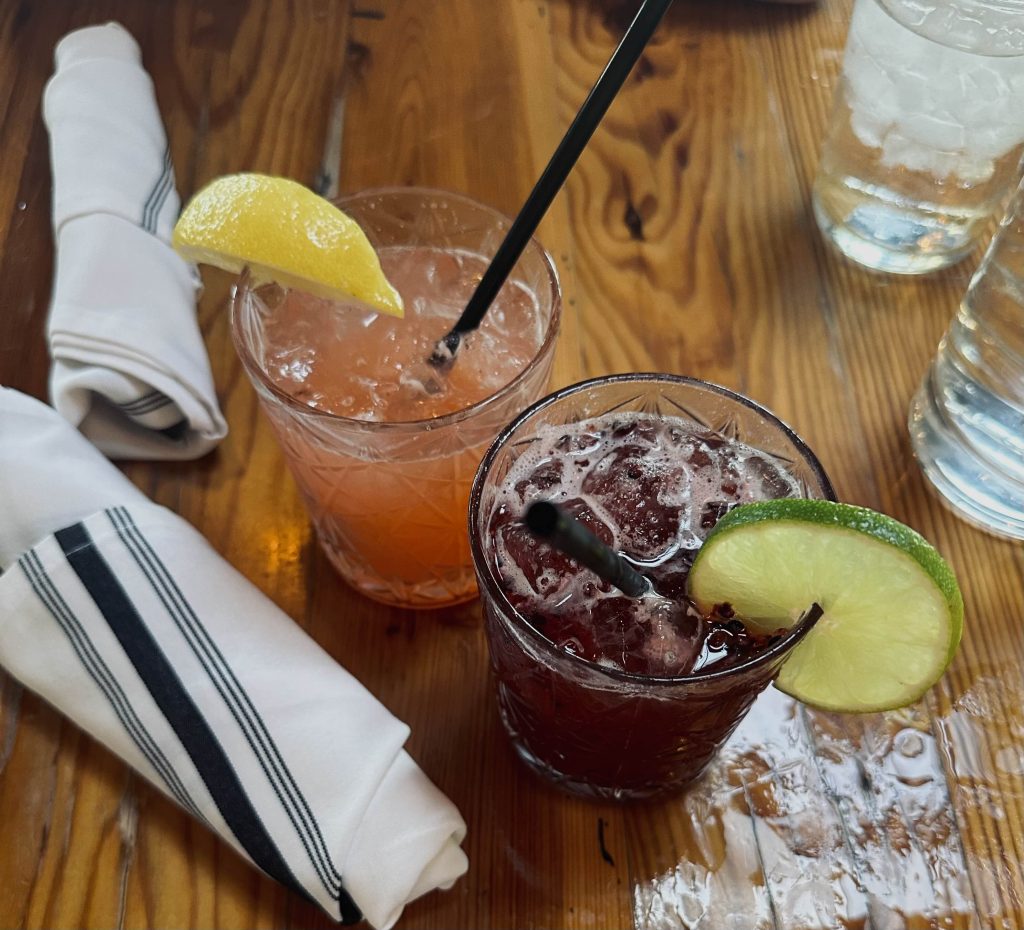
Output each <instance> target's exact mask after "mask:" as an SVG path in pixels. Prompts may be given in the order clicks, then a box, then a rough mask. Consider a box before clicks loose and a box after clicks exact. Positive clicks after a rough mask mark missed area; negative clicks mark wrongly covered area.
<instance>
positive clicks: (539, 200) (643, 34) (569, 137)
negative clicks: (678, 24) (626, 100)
mask: <svg viewBox="0 0 1024 930" xmlns="http://www.w3.org/2000/svg"><path fill="white" fill-rule="evenodd" d="M671 4H672V0H644V3H643V6H641V7H640V10H639V11H638V12H637V14H636V17H635V18H634V19H633V22H632V23H630V26H629V28H628V29H627V30H626V34H625V35H624V36H623V37H622V41H621V42H620V43H619V46H618V48H616V49H615V52H614V53H613V54H612V57H611V58H610V59H609V60H608V64H607V65H605V69H604V71H602V72H601V76H600V77H599V78H598V79H597V83H596V84H595V85H594V87H593V88H592V89H591V91H590V93H589V94H588V95H587V99H586V100H584V101H583V106H581V107H580V109H579V112H578V113H577V114H576V118H575V119H574V120H573V121H572V125H571V126H570V127H569V129H568V130H567V132H566V134H565V136H564V137H563V139H562V141H561V142H560V143H559V144H558V148H557V149H555V154H554V155H552V156H551V160H550V161H549V162H548V165H547V167H546V168H545V169H544V173H543V174H542V175H541V176H540V179H539V180H538V181H537V183H536V185H534V188H533V190H532V191H531V192H530V196H529V197H527V198H526V203H524V204H523V208H522V209H521V210H520V211H519V214H518V215H517V216H516V218H515V220H514V221H513V222H512V225H511V226H510V227H509V231H508V233H506V235H505V239H504V241H503V242H502V243H501V245H500V246H499V247H498V251H497V252H495V254H494V258H493V259H492V261H491V264H490V265H489V266H488V268H487V270H486V271H485V272H484V274H483V277H482V278H481V279H480V283H479V284H478V285H477V288H476V290H475V291H474V292H473V296H472V297H470V299H469V303H467V304H466V309H465V310H463V311H462V316H460V317H459V319H458V322H456V324H455V326H453V327H452V329H451V331H450V332H449V333H448V335H446V336H444V337H443V338H442V339H441V340H440V341H439V342H438V343H437V346H436V347H435V348H434V351H433V353H432V354H431V356H430V358H429V360H428V361H429V362H430V364H431V365H433V366H434V367H435V368H441V369H445V368H448V367H449V366H450V365H451V364H452V362H453V361H454V360H455V354H456V352H458V350H459V344H460V343H461V341H462V337H463V336H464V335H465V334H466V333H468V332H471V331H472V330H474V329H476V328H477V327H478V326H479V325H480V322H481V321H482V320H483V318H484V314H485V313H486V312H487V308H488V307H490V305H491V303H492V301H493V300H494V298H495V297H496V296H497V294H498V291H499V290H501V286H502V284H504V283H505V279H506V278H507V277H508V276H509V273H510V272H511V271H512V267H513V266H514V265H515V263H516V262H517V261H518V260H519V256H520V255H521V254H522V252H523V249H525V248H526V244H527V243H528V242H529V241H530V237H531V236H532V235H533V234H534V232H535V231H536V229H537V226H538V225H539V224H540V221H541V220H542V219H543V218H544V214H545V213H547V210H548V207H549V206H551V201H552V200H554V199H555V194H557V193H558V192H559V190H561V188H562V185H563V184H564V183H565V179H566V178H567V177H568V175H569V172H570V171H571V170H572V167H573V165H575V164H576V160H577V159H578V158H579V157H580V153H581V152H582V151H583V149H584V148H585V147H586V144H587V142H589V141H590V137H591V136H592V135H593V134H594V130H595V129H597V126H598V124H599V123H600V122H601V119H602V118H603V117H604V114H605V112H606V111H607V110H608V107H609V106H610V105H611V102H612V101H613V100H614V99H615V96H616V94H618V92H619V90H620V89H621V88H622V85H623V83H625V80H626V77H627V76H628V75H629V72H630V71H631V70H632V68H633V65H634V64H636V61H637V59H638V58H639V57H640V54H641V53H642V52H643V50H644V48H645V47H646V46H647V42H648V41H649V40H650V38H651V36H652V35H653V33H654V30H655V29H656V28H657V27H658V23H659V22H661V18H662V16H664V15H665V11H666V10H667V9H668V8H669V6H671Z"/></svg>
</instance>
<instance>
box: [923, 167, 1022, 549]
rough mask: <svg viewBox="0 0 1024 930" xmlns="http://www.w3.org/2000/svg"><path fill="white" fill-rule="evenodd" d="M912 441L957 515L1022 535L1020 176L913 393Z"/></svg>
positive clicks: (1008, 533)
mask: <svg viewBox="0 0 1024 930" xmlns="http://www.w3.org/2000/svg"><path fill="white" fill-rule="evenodd" d="M910 438H911V441H912V443H913V447H914V454H915V455H916V456H917V460H918V462H919V463H920V465H921V468H922V469H923V471H924V473H925V476H926V477H927V478H928V480H929V481H930V482H931V483H932V485H933V487H934V488H935V489H936V490H937V491H938V492H939V494H940V495H941V496H942V499H943V500H944V501H945V502H946V503H948V504H949V505H950V507H952V509H953V510H954V512H956V513H957V514H959V515H960V516H961V517H963V518H964V519H966V520H968V521H970V522H971V523H973V524H974V525H976V526H979V527H981V528H982V529H985V530H988V531H989V532H991V533H995V534H996V535H999V536H1006V537H1009V538H1011V539H1024V182H1022V183H1021V186H1019V187H1018V188H1017V193H1016V195H1015V196H1014V199H1013V201H1012V203H1011V204H1010V209H1009V211H1008V212H1007V214H1006V216H1005V217H1004V219H1003V221H1002V223H1001V224H1000V227H999V231H998V232H997V233H996V235H995V238H994V239H993V240H992V242H991V244H990V245H989V247H988V251H987V252H986V253H985V257H984V258H983V259H982V262H981V265H980V266H979V267H978V270H977V272H976V273H975V275H974V277H973V279H972V280H971V283H970V285H969V287H968V288H967V293H966V295H965V296H964V299H963V301H962V302H961V304H960V310H959V312H958V313H957V315H956V316H955V317H954V318H953V322H952V324H951V325H950V327H949V330H948V331H947V332H946V335H945V336H944V337H943V339H942V342H941V343H940V344H939V350H938V353H937V354H936V356H935V359H934V361H933V362H932V364H931V367H930V368H929V369H928V373H927V375H925V378H924V381H923V383H922V384H921V388H920V390H919V391H918V392H917V395H916V396H915V397H914V401H913V403H912V404H911V407H910Z"/></svg>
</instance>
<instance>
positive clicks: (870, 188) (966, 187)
mask: <svg viewBox="0 0 1024 930" xmlns="http://www.w3.org/2000/svg"><path fill="white" fill-rule="evenodd" d="M1022 94H1024V17H1021V14H1020V12H1011V11H1010V10H1009V9H1008V8H1005V7H1004V6H1001V5H1000V4H998V3H989V2H987V0H979V2H977V3H973V4H971V8H970V9H969V10H968V9H967V8H966V7H963V8H961V7H959V6H958V5H957V4H952V3H949V2H938V3H930V4H921V3H917V2H910V0H857V3H856V5H855V8H854V13H853V19H852V21H851V24H850V32H849V37H848V39H847V46H846V53H845V57H844V61H843V74H842V83H841V84H840V87H839V90H838V92H837V96H836V101H835V105H834V111H833V115H832V123H831V128H830V131H829V136H828V139H827V140H826V143H825V146H824V150H823V152H822V158H821V164H820V167H819V171H818V177H817V180H816V182H815V187H814V209H815V214H816V216H817V219H818V223H819V225H820V226H821V227H822V230H823V231H824V232H825V234H826V235H827V236H828V237H829V238H830V239H831V240H832V241H833V242H834V243H835V244H836V245H837V246H838V247H839V248H840V249H841V250H842V251H843V252H844V253H846V254H847V255H849V256H850V257H851V258H854V259H855V260H857V261H859V262H861V263H862V264H865V265H868V266H870V267H872V268H877V269H879V270H882V271H895V272H904V273H914V272H924V271H929V270H931V269H934V268H941V267H943V266H945V265H948V264H951V263H952V262H954V261H957V260H958V259H960V258H962V257H963V256H964V255H965V254H967V252H969V251H970V250H971V249H972V248H973V247H974V245H975V243H976V242H977V239H978V236H979V235H980V233H981V232H982V231H983V229H984V227H985V224H986V222H987V221H988V219H989V218H990V217H991V215H992V213H993V212H995V210H996V208H997V206H998V205H999V203H1000V202H1001V200H1002V198H1003V197H1004V196H1005V194H1006V192H1007V190H1008V188H1009V186H1010V185H1011V184H1012V183H1015V180H1016V176H1017V166H1018V163H1019V162H1020V158H1021V154H1022V151H1024V113H1022V110H1021V107H1020V99H1021V95H1022Z"/></svg>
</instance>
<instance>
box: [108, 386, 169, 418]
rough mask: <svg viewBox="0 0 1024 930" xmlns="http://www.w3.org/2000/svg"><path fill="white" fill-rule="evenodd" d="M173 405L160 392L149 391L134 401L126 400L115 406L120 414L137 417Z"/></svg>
mask: <svg viewBox="0 0 1024 930" xmlns="http://www.w3.org/2000/svg"><path fill="white" fill-rule="evenodd" d="M173 403H174V401H173V400H172V399H171V398H170V397H168V396H167V395H166V394H163V393H161V392H160V391H150V392H149V393H148V394H143V395H142V397H137V398H136V399H135V400H127V401H125V402H124V403H121V404H118V405H117V406H118V409H119V410H120V411H121V412H122V413H124V414H127V415H128V416H130V417H138V416H142V414H144V413H152V412H153V411H154V410H159V409H160V408H161V407H166V406H167V405H168V404H173Z"/></svg>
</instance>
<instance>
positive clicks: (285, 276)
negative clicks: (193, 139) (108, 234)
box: [173, 174, 403, 316]
mask: <svg viewBox="0 0 1024 930" xmlns="http://www.w3.org/2000/svg"><path fill="white" fill-rule="evenodd" d="M173 243H174V248H175V249H177V251H178V252H179V253H180V254H181V255H182V257H184V258H185V259H187V260H188V261H192V262H202V263H204V264H207V265H215V266H216V267H218V268H223V269H224V270H225V271H234V272H239V271H241V270H242V269H243V268H244V267H245V266H246V265H248V266H249V270H250V274H251V275H252V277H253V280H254V282H255V283H257V284H259V283H265V282H267V281H276V282H277V283H278V284H282V285H284V286H286V287H293V288H297V289H299V290H303V291H308V292H309V293H311V294H314V295H316V296H317V297H327V298H330V299H332V300H343V299H345V298H353V297H354V298H355V299H356V300H359V301H361V302H362V303H365V304H369V305H370V306H372V307H373V308H374V309H377V310H380V311H382V312H384V313H390V314H393V315H394V316H402V315H403V310H402V298H401V297H400V296H399V294H398V291H396V290H395V289H394V288H393V287H392V286H391V284H390V283H389V282H388V280H387V278H385V277H384V273H383V271H381V267H380V260H379V259H378V258H377V253H376V252H374V250H373V246H371V245H370V242H369V240H368V239H367V238H366V234H365V233H364V232H363V231H362V229H360V228H359V224H358V223H356V221H355V220H353V219H351V218H350V217H348V216H346V215H345V214H344V213H342V212H341V210H339V209H338V208H337V207H336V206H334V204H332V203H330V202H329V201H327V200H324V198H323V197H320V196H318V195H317V194H314V193H313V192H312V191H311V190H310V189H309V188H308V187H303V186H302V185H301V184H297V183H296V182H295V181H290V180H288V179H287V178H273V177H268V176H266V175H262V174H229V175H227V176H225V177H222V178H218V179H217V180H215V181H212V182H211V183H210V184H208V185H207V186H206V187H204V188H203V189H202V190H201V191H199V193H197V194H196V195H195V196H194V197H193V198H192V199H191V200H190V201H189V203H188V205H187V206H186V207H185V209H184V210H183V211H182V214H181V216H180V217H179V219H178V222H177V225H176V226H175V227H174V237H173Z"/></svg>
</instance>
